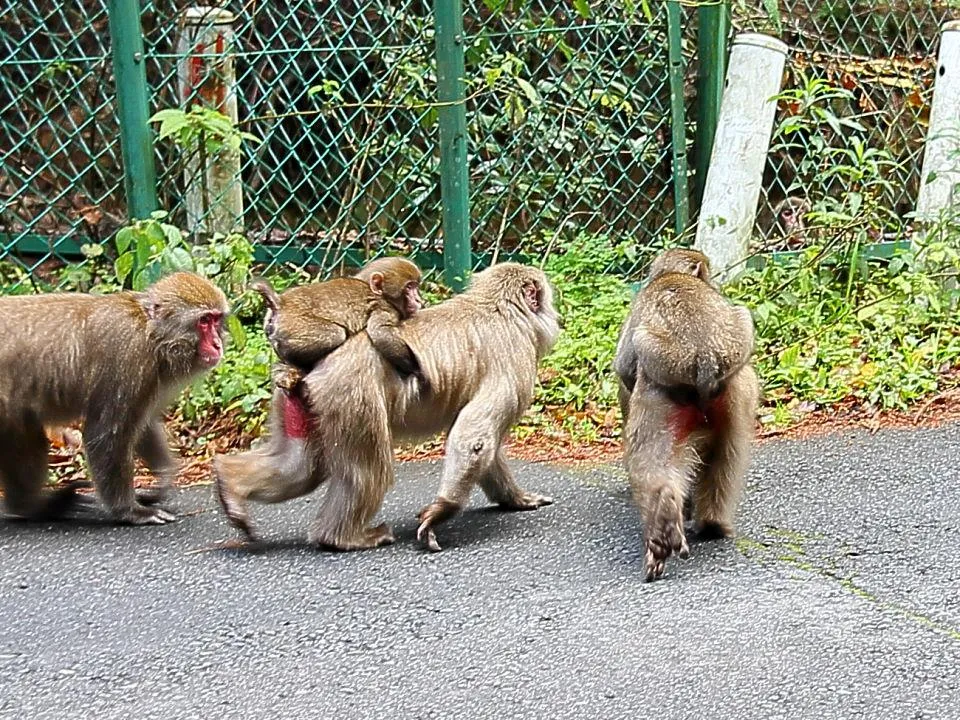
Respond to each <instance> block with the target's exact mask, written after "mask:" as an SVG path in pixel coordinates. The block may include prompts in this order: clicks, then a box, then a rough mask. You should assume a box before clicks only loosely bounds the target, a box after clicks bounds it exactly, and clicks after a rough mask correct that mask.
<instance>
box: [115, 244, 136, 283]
mask: <svg viewBox="0 0 960 720" xmlns="http://www.w3.org/2000/svg"><path fill="white" fill-rule="evenodd" d="M118 235H119V233H118ZM135 262H136V259H135V258H134V255H133V253H132V252H125V253H122V254H121V255H120V257H118V258H117V260H116V262H115V263H114V264H113V271H114V273H115V274H116V276H117V282H119V283H120V284H121V285H122V284H123V283H124V281H125V280H126V279H127V276H128V275H130V273H131V272H132V271H133V266H134V263H135Z"/></svg>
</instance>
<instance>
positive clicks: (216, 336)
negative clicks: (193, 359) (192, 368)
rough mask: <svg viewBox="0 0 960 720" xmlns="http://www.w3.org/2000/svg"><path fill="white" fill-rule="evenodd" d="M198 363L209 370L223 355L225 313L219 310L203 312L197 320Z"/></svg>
mask: <svg viewBox="0 0 960 720" xmlns="http://www.w3.org/2000/svg"><path fill="white" fill-rule="evenodd" d="M196 331H197V365H198V367H199V369H202V370H209V369H210V368H212V367H214V366H215V365H216V364H217V363H219V362H220V359H221V358H222V357H223V335H224V314H223V313H222V312H220V311H218V310H208V311H205V312H203V313H202V314H201V315H200V317H198V318H197V321H196Z"/></svg>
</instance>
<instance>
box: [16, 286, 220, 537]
mask: <svg viewBox="0 0 960 720" xmlns="http://www.w3.org/2000/svg"><path fill="white" fill-rule="evenodd" d="M227 312H228V306H227V301H226V298H225V297H224V295H223V293H222V292H221V291H220V290H219V289H218V288H216V287H215V286H214V285H213V284H212V283H210V282H208V281H207V280H205V279H203V278H201V277H199V276H197V275H193V274H191V273H175V274H173V275H170V276H169V277H166V278H163V279H162V280H160V281H159V282H157V283H156V284H154V285H153V286H151V287H150V288H148V289H147V290H146V291H145V292H142V293H139V292H120V293H116V294H114V295H106V296H95V295H85V294H81V293H55V294H49V295H32V296H20V297H4V298H0V486H2V488H3V492H4V501H5V505H6V509H7V511H8V512H9V513H10V514H11V515H13V516H16V517H21V518H56V517H59V516H61V515H63V514H64V513H65V512H67V511H68V510H70V509H71V508H72V507H73V506H74V505H75V504H76V503H77V502H78V501H81V500H86V498H85V497H84V496H81V495H78V494H77V493H76V488H77V487H78V486H81V485H84V484H87V483H77V484H74V485H71V486H69V487H66V488H64V489H61V490H59V491H57V492H54V493H52V494H47V493H44V492H43V487H44V484H45V483H46V478H47V451H48V448H49V440H48V438H47V436H46V433H45V432H44V425H45V424H46V425H60V424H66V423H70V422H73V421H77V420H82V422H83V431H82V437H83V446H84V451H85V454H86V458H87V464H88V465H89V468H90V475H91V479H92V482H93V484H94V486H95V487H96V490H97V493H98V495H99V496H100V499H101V500H102V501H103V503H104V504H105V505H106V508H107V510H108V511H109V512H110V514H111V516H112V518H113V519H114V520H115V521H117V522H121V523H130V524H135V525H145V524H162V523H166V522H169V521H171V520H173V519H174V516H173V515H172V514H171V513H170V512H168V511H166V510H164V509H162V508H159V507H156V503H158V502H160V501H162V500H163V499H164V497H165V496H166V494H167V492H168V491H169V489H170V487H171V486H172V483H173V478H174V475H175V467H174V461H173V458H172V457H171V455H170V451H169V449H168V448H167V444H166V439H165V436H164V429H163V421H162V412H163V410H164V408H165V407H166V405H167V404H168V403H169V402H170V401H171V400H172V399H173V398H174V396H175V395H176V394H177V393H178V392H179V391H180V390H181V389H182V388H183V387H184V386H185V385H186V384H187V383H188V382H190V381H191V380H192V379H193V378H195V377H197V376H199V375H200V374H202V373H204V372H206V371H208V370H210V369H211V368H212V367H214V366H215V365H216V364H217V363H218V362H220V359H221V357H222V356H223V337H224V319H225V317H226V315H227ZM135 454H136V455H138V456H139V457H140V458H141V459H143V461H144V462H145V463H146V464H147V466H148V467H149V468H150V470H151V471H152V472H153V473H154V475H155V476H156V478H157V487H156V488H155V489H154V490H152V491H146V492H142V493H140V494H138V493H136V492H135V490H134V486H133V475H134V455H135Z"/></svg>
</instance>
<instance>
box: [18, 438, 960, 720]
mask: <svg viewBox="0 0 960 720" xmlns="http://www.w3.org/2000/svg"><path fill="white" fill-rule="evenodd" d="M958 459H960V428H958V427H948V428H944V429H939V430H923V431H887V432H882V433H880V434H878V435H875V436H870V435H867V434H865V433H859V432H858V433H847V434H843V435H837V436H832V437H827V438H820V439H813V440H805V441H776V442H770V443H766V444H764V445H763V446H762V447H761V448H760V450H759V451H758V454H757V458H756V461H755V463H754V466H753V468H752V469H751V471H750V476H749V487H748V491H747V495H746V497H745V500H744V502H743V504H742V505H741V510H740V538H739V539H738V540H737V541H736V542H733V541H723V542H717V543H710V544H698V545H694V546H693V547H692V557H691V558H690V559H689V560H687V561H678V560H674V561H672V562H671V563H670V564H669V565H668V567H667V573H666V576H665V579H664V580H662V581H659V582H656V583H653V584H645V583H644V582H643V581H642V576H643V573H642V555H641V548H640V533H639V522H638V514H637V511H636V510H635V508H634V507H633V506H632V505H631V503H630V500H629V496H628V494H627V492H626V488H625V481H624V476H623V473H622V471H621V470H620V469H619V468H618V467H615V466H606V467H600V468H591V469H578V468H564V467H562V466H545V465H527V464H522V463H515V464H514V467H515V469H516V471H517V475H518V477H519V478H520V480H521V483H522V484H523V485H525V486H528V487H529V488H531V489H534V490H537V491H541V492H546V493H548V494H551V495H553V496H554V497H555V499H556V500H557V503H556V504H555V505H552V506H550V507H547V508H544V509H542V510H539V511H536V512H526V513H503V512H498V511H494V510H490V509H485V508H484V502H483V499H482V496H481V495H480V494H479V493H477V495H475V496H474V499H473V506H472V507H471V509H470V510H469V511H468V512H467V513H466V514H465V515H463V516H461V517H459V518H457V519H455V520H453V521H452V522H450V523H449V524H448V525H447V526H445V527H444V528H443V529H442V530H441V532H440V533H439V535H438V537H439V540H440V542H441V544H442V545H443V546H444V548H445V550H444V552H442V553H439V554H436V555H431V554H429V553H426V552H423V551H421V550H420V549H419V548H418V547H417V546H416V544H415V542H414V539H413V535H414V531H415V520H414V514H415V512H416V510H418V509H419V508H420V507H421V506H422V505H423V504H424V503H426V502H427V501H428V500H430V499H431V498H432V496H433V493H434V491H435V490H436V487H437V485H438V480H439V474H438V471H439V466H438V465H437V464H436V463H419V464H408V465H403V466H401V467H400V468H398V483H397V486H396V487H395V488H394V490H393V491H391V493H390V495H389V497H388V499H387V503H386V505H385V506H384V509H383V511H382V513H381V516H382V518H383V519H384V520H386V521H387V522H389V523H391V524H392V525H393V528H394V531H395V532H396V534H397V537H398V542H397V544H396V545H394V546H392V547H390V548H383V549H378V550H372V551H368V552H362V553H353V554H330V553H322V552H316V551H313V550H311V549H309V548H308V547H306V546H305V544H304V542H303V538H304V536H305V532H306V526H307V524H308V522H309V519H310V517H311V515H312V513H313V512H314V510H315V508H316V504H317V497H316V496H314V497H312V498H307V499H304V500H301V501H295V502H291V503H287V504H286V505H282V506H275V507H262V506H261V507H257V508H255V514H256V518H257V520H258V522H259V525H260V528H261V529H262V531H263V533H264V535H265V537H266V539H267V540H268V541H269V542H268V544H267V545H266V547H264V548H263V549H262V550H261V551H259V552H256V553H253V552H249V551H243V550H236V549H233V550H231V549H223V548H219V547H218V546H217V543H218V542H220V541H222V540H224V539H226V538H230V537H233V533H232V532H231V530H230V529H229V528H228V527H227V526H226V523H225V521H224V520H223V518H222V517H221V515H220V513H219V511H218V510H217V509H216V507H215V505H214V502H213V498H212V492H211V489H210V488H209V487H199V488H190V489H185V490H183V491H181V492H180V493H179V495H178V497H177V499H176V502H175V508H176V509H177V510H178V511H180V512H182V513H185V514H186V515H187V516H186V517H184V518H183V519H181V520H180V521H179V522H177V523H175V524H173V525H170V526H165V527H152V528H115V527H110V526H108V525H105V524H98V523H84V524H80V523H69V524H67V523H62V524H50V525H48V524H33V525H30V524H27V525H25V524H20V523H11V522H0V558H2V560H0V625H2V628H3V634H2V639H0V718H29V719H33V718H57V719H60V718H86V717H89V718H98V719H107V718H124V719H126V718H131V717H132V718H164V719H165V720H166V719H170V718H217V719H218V720H219V719H220V718H224V719H226V718H256V719H258V720H259V719H262V718H349V719H353V718H434V717H435V718H447V717H458V718H501V717H510V718H545V719H547V718H592V717H598V718H632V719H633V718H643V717H657V718H671V719H677V718H691V719H697V720H700V719H701V718H723V719H735V718H758V719H760V718H763V719H764V720H766V719H769V718H791V719H794V718H816V719H818V720H820V719H823V718H857V717H863V718H884V720H887V719H892V718H957V717H960V563H958V560H957V556H958V551H960V533H958V529H960V482H958V471H957V462H958Z"/></svg>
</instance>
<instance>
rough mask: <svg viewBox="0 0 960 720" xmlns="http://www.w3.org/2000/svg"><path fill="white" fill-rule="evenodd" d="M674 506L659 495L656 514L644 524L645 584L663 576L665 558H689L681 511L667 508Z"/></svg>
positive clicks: (669, 500) (680, 509)
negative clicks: (675, 556)
mask: <svg viewBox="0 0 960 720" xmlns="http://www.w3.org/2000/svg"><path fill="white" fill-rule="evenodd" d="M674 504H675V503H673V502H672V500H671V499H668V498H665V497H663V496H662V495H661V497H660V500H659V503H658V505H659V508H657V512H655V513H653V514H652V515H651V517H650V519H649V520H648V521H647V523H646V525H647V527H646V530H645V533H644V551H645V552H644V565H645V569H646V580H647V582H651V581H652V580H656V579H658V578H660V577H662V576H663V571H664V568H665V566H666V562H667V558H669V557H670V556H671V555H677V556H678V557H680V558H681V559H686V558H688V557H690V547H689V546H688V545H687V537H686V535H685V534H684V532H683V510H682V508H680V507H674V508H670V507H669V506H670V505H674Z"/></svg>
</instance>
